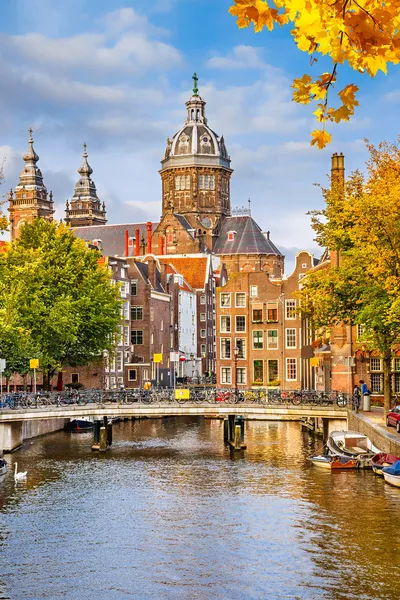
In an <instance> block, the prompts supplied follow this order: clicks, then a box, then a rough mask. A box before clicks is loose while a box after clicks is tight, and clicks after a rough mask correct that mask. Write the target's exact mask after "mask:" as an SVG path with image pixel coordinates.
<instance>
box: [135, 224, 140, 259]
mask: <svg viewBox="0 0 400 600" xmlns="http://www.w3.org/2000/svg"><path fill="white" fill-rule="evenodd" d="M139 243H140V229H139V227H137V228H136V230H135V256H139Z"/></svg>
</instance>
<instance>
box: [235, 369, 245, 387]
mask: <svg viewBox="0 0 400 600" xmlns="http://www.w3.org/2000/svg"><path fill="white" fill-rule="evenodd" d="M239 371H240V372H241V375H242V377H241V381H239V377H238V372H239ZM236 383H237V385H247V369H246V367H236Z"/></svg>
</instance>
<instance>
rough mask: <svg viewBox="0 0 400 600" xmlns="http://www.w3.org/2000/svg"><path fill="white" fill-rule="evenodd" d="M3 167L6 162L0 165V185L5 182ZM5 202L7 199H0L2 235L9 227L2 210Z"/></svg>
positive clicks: (0, 230)
mask: <svg viewBox="0 0 400 600" xmlns="http://www.w3.org/2000/svg"><path fill="white" fill-rule="evenodd" d="M3 167H4V161H3V162H2V163H1V164H0V185H1V184H2V183H3V181H4V173H3ZM5 202H6V199H5V198H4V199H3V200H2V199H1V198H0V233H3V231H6V229H7V225H8V221H7V217H6V216H5V215H4V213H3V211H2V210H1V206H2V205H3V204H4V203H5Z"/></svg>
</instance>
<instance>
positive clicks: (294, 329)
mask: <svg viewBox="0 0 400 600" xmlns="http://www.w3.org/2000/svg"><path fill="white" fill-rule="evenodd" d="M289 332H290V333H289ZM293 332H294V333H293ZM289 336H291V338H292V339H291V340H290V341H293V340H294V345H289V344H288V342H289ZM285 348H287V349H290V350H295V349H296V348H297V329H296V327H287V328H286V329H285Z"/></svg>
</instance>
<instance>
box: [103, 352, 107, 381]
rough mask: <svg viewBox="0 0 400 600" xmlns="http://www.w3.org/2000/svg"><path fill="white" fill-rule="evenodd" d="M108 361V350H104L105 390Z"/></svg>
mask: <svg viewBox="0 0 400 600" xmlns="http://www.w3.org/2000/svg"><path fill="white" fill-rule="evenodd" d="M107 361H108V350H103V390H105V389H106V387H107V385H106V384H107V376H106V369H107Z"/></svg>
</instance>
